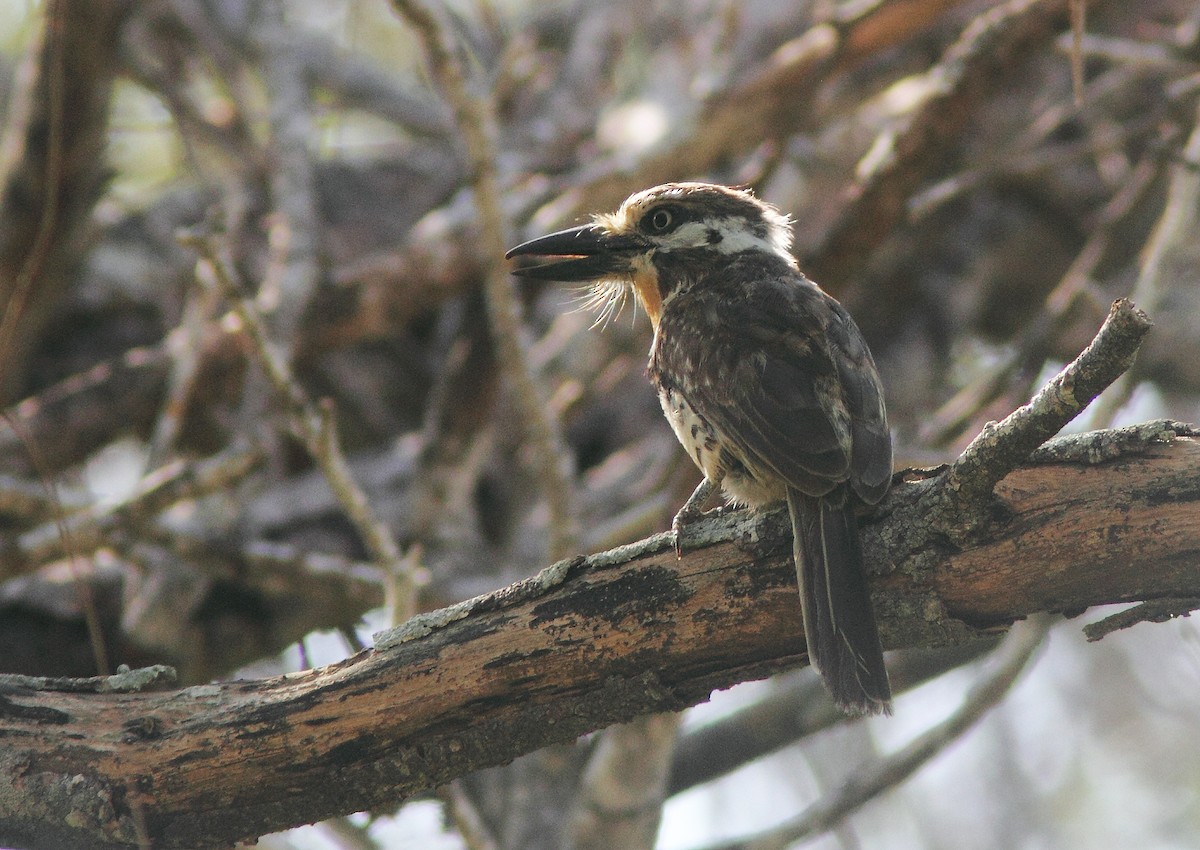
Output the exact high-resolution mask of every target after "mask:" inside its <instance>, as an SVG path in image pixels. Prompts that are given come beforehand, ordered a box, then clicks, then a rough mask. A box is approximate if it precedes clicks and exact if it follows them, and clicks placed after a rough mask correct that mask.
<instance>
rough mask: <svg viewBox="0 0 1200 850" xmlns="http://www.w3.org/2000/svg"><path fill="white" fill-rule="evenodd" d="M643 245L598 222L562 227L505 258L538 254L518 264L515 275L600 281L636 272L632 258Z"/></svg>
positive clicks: (514, 271)
mask: <svg viewBox="0 0 1200 850" xmlns="http://www.w3.org/2000/svg"><path fill="white" fill-rule="evenodd" d="M640 247H642V246H640V245H639V244H638V242H637V240H636V239H634V238H632V237H629V236H613V235H610V234H608V233H606V232H605V231H604V229H603V228H601V227H597V226H596V225H594V224H584V225H581V226H580V227H572V228H570V229H569V230H560V231H558V232H557V233H551V234H548V235H546V236H540V237H538V238H537V239H530V240H529V241H528V242H522V243H521V244H520V245H518V246H517V247H515V248H510V249H509V251H508V253H507V254H505V255H504V259H506V260H511V259H512V258H513V257H537V258H540V260H541V261H540V262H535V263H532V264H528V265H518V266H517V267H516V268H514V269H513V274H515V275H519V276H520V277H529V278H534V279H536V280H563V281H585V280H599V279H601V278H604V277H610V276H613V275H622V274H628V273H630V272H631V271H632V266H631V265H630V260H631V258H632V255H633V253H634V252H635V251H636V250H637V249H639V248H640Z"/></svg>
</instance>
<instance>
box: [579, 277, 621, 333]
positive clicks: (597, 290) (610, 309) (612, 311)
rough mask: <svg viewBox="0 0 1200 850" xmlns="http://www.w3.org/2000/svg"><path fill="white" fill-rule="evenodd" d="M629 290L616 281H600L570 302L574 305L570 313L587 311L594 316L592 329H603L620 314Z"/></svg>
mask: <svg viewBox="0 0 1200 850" xmlns="http://www.w3.org/2000/svg"><path fill="white" fill-rule="evenodd" d="M628 294H629V288H628V287H627V286H625V284H623V283H621V282H620V281H616V280H602V281H599V282H597V283H595V284H593V285H591V286H589V287H587V288H586V289H583V290H582V291H581V293H580V294H579V295H576V296H575V297H574V298H572V299H571V300H572V301H574V302H575V303H576V305H577V306H576V307H574V308H573V310H572V312H582V311H584V310H587V311H589V312H593V313H595V314H596V320H595V321H594V322H592V327H593V328H597V327H598V328H604V327H606V326H607V325H608V323H609V322H610V321H612V320H613V319H614V318H616V317H617V316H619V315H620V314H621V310H622V309H623V308H624V306H625V299H626V297H627V296H628Z"/></svg>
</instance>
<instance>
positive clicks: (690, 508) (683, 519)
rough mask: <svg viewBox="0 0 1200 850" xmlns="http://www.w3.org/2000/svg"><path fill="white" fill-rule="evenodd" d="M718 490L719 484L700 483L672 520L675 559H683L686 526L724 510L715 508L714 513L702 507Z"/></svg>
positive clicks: (711, 482) (704, 481) (706, 480)
mask: <svg viewBox="0 0 1200 850" xmlns="http://www.w3.org/2000/svg"><path fill="white" fill-rule="evenodd" d="M716 489H717V482H715V481H710V480H709V479H707V478H705V479H704V480H703V481H701V482H700V486H699V487H697V488H696V489H695V490H694V491H693V492H692V495H691V496H689V497H688V500H687V502H685V503H684V505H683V507H682V508H680V509H679V513H677V514H675V518H674V519H673V520H671V537H672V539H673V541H674V543H675V557H676V558H682V557H683V529H684V526H686V525H689V524H690V523H693V522H695V521H696V520H698V519H700V518H701V517H705V516H710V515H715V514H717V513H720V512H721V511H723V510H724V508H723V507H721V508H715V509H714V510H712V511H703V510H701V509H700V508H701V506H702V505H703V504H704V502H705V501H706V500H707V499H708V497H709V496H711V495H712V494H713V491H714V490H716Z"/></svg>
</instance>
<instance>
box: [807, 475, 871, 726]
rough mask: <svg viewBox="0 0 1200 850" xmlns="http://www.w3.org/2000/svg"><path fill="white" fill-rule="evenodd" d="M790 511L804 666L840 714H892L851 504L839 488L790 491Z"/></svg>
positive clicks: (860, 546)
mask: <svg viewBox="0 0 1200 850" xmlns="http://www.w3.org/2000/svg"><path fill="white" fill-rule="evenodd" d="M788 511H789V513H790V514H791V518H792V532H793V534H794V535H795V540H796V542H795V557H796V578H797V580H798V581H799V584H800V606H801V608H802V609H803V612H804V636H805V639H806V640H807V642H808V657H809V661H810V662H811V663H812V665H813V666H814V667H816V668H817V670H818V671H819V672H820V673H821V677H822V678H823V679H824V680H825V684H826V686H827V687H828V688H829V691H830V693H832V694H833V698H834V701H835V702H837V704H838V706H839V707H840V708H841V709H842V710H844V711H847V712H852V713H855V714H880V713H883V714H890V713H891V710H892V693H891V686H890V685H889V684H888V677H887V668H885V667H884V664H883V649H882V647H881V646H880V643H879V631H878V629H877V628H876V626H875V612H874V610H873V609H872V608H871V597H870V595H869V594H868V592H867V581H866V576H865V575H864V573H863V560H862V544H861V541H860V538H859V532H858V520H857V518H856V517H855V515H854V510H853V507H852V505H851V504H850V501H849V499H848V498H846V495H845V493H844V491H843V490H839V491H835V492H834V493H832V494H830V495H828V496H824V497H819V498H818V497H813V496H808V495H805V494H804V493H801V492H800V491H799V490H796V489H793V488H791V487H789V488H788Z"/></svg>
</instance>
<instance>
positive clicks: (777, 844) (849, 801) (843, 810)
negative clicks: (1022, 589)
mask: <svg viewBox="0 0 1200 850" xmlns="http://www.w3.org/2000/svg"><path fill="white" fill-rule="evenodd" d="M1051 621H1052V618H1051V617H1050V615H1039V616H1036V617H1031V618H1030V619H1029V620H1028V621H1025V622H1022V623H1017V624H1016V625H1014V626H1013V628H1012V631H1010V632H1009V634H1008V636H1007V637H1005V639H1004V641H1003V642H1002V643H1001V644H1000V646H999V647H998V648H997V649H996V651H995V653H994V654H993V655H992V657H991V659H990V663H991V664H992V665H994V666H993V667H992V669H991V670H990V671H989V672H988V673H987V675H985V676H984V678H982V679H981V680H979V681H978V682H976V683H975V685H974V686H973V687H972V688H971V689H970V691H968V692H967V696H966V699H964V700H963V703H962V705H961V706H959V708H958V710H957V711H955V712H954V714H953V715H951V716H950V717H949V718H947V719H946V720H944V721H943V722H941V723H939V724H938V725H937V726H934V727H933V728H932V729H930V730H928V731H927V732H925V733H924V734H922V735H920V736H919V737H918V738H917V739H916V740H914V741H912V742H911V743H910V744H908V745H907V746H905V747H903V748H902V749H900V750H899V751H897V752H895V753H893V754H892V755H890V756H887V757H886V758H884V759H882V760H881V761H879V762H876V763H873V764H871V765H869V766H868V769H867V770H864V771H862V772H861V773H859V774H857V775H855V776H852V777H851V778H850V780H849V781H847V782H846V784H845V785H843V786H842V787H841V788H840V789H838V790H837V791H836V792H834V793H833V794H830V795H829V796H827V797H825V798H824V799H822V800H818V801H817V802H816V803H814V804H813V805H811V806H809V808H808V809H806V810H805V811H804V812H803V813H801V814H800V815H799V816H798V817H796V818H795V819H794V820H791V821H789V822H787V823H785V824H783V825H782V826H779V827H776V828H774V829H772V830H770V831H768V832H765V833H762V834H760V835H757V836H753V837H751V838H748V839H741V840H739V841H734V842H730V843H726V844H720V845H715V846H712V847H710V848H708V850H783V848H786V847H788V846H790V845H791V844H793V843H795V842H797V841H800V840H802V839H804V838H809V837H811V836H814V835H818V834H821V833H823V832H827V831H828V830H830V829H833V828H834V827H835V826H837V825H838V824H839V823H841V822H842V821H843V820H845V819H846V818H847V817H848V816H849V815H850V814H851V813H853V812H854V811H855V810H857V809H859V808H860V807H862V806H863V805H864V804H865V803H868V802H870V801H871V800H873V799H875V798H876V797H878V796H879V795H881V794H883V793H884V792H886V791H887V790H888V789H890V788H895V787H896V786H897V785H899V784H900V783H902V782H903V781H904V780H906V779H908V777H910V776H912V775H913V774H914V773H915V772H916V771H917V770H918V769H920V768H921V767H922V766H923V765H924V764H926V763H927V762H928V761H929V760H930V759H932V758H933V757H934V756H936V755H938V754H939V753H941V752H942V751H944V750H945V749H946V748H947V747H948V746H949V745H950V744H952V743H953V742H954V741H957V740H958V739H959V738H961V737H962V736H963V734H965V733H966V732H967V731H968V730H969V729H970V728H971V727H972V726H974V725H975V723H976V722H978V721H979V719H980V718H982V717H983V716H984V715H985V714H987V712H988V711H990V710H991V709H993V708H995V707H996V706H997V705H998V704H999V703H1000V701H1001V700H1002V699H1003V698H1004V696H1005V694H1007V693H1008V691H1009V689H1010V688H1011V687H1012V686H1013V684H1014V683H1015V682H1016V680H1017V677H1018V676H1020V674H1021V672H1022V671H1023V670H1024V669H1025V668H1026V667H1027V666H1028V664H1029V662H1030V660H1031V659H1032V658H1033V656H1034V653H1035V652H1036V651H1037V649H1038V647H1040V646H1041V645H1042V641H1043V639H1044V638H1045V636H1046V633H1047V632H1048V631H1049V628H1050V623H1051Z"/></svg>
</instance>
